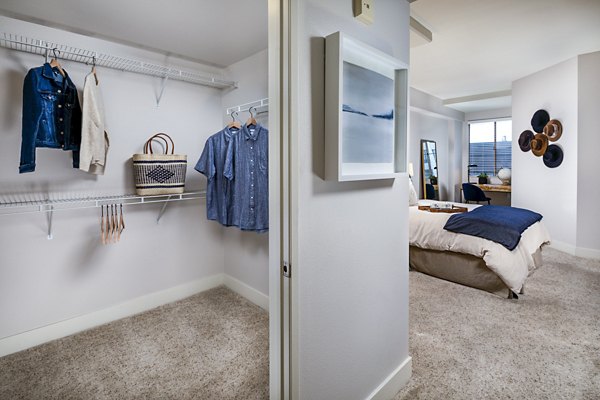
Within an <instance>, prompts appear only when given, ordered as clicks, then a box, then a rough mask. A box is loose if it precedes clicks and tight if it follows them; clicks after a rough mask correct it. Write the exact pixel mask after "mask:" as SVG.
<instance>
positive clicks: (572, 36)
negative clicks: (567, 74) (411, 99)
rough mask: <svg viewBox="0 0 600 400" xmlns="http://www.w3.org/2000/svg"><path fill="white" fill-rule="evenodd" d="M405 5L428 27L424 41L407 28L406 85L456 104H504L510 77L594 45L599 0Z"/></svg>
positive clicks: (450, 0) (598, 35) (445, 0)
mask: <svg viewBox="0 0 600 400" xmlns="http://www.w3.org/2000/svg"><path fill="white" fill-rule="evenodd" d="M410 9H411V16H412V17H413V18H415V19H416V20H417V21H419V22H420V23H421V24H423V25H424V26H425V27H426V28H428V29H429V30H430V31H432V33H433V40H432V41H431V42H427V41H424V40H422V37H416V35H412V34H411V50H410V66H411V74H410V75H411V76H410V79H411V86H413V87H415V88H417V89H419V90H421V91H424V92H426V93H429V94H432V95H434V96H436V97H438V98H441V99H442V100H446V101H447V103H451V104H447V105H448V106H449V107H452V108H455V109H458V110H460V111H464V112H474V111H482V110H487V109H492V108H503V107H510V96H507V95H506V91H509V90H510V89H511V83H512V82H513V81H514V80H517V79H519V78H522V77H524V76H527V75H529V74H532V73H534V72H537V71H540V70H542V69H544V68H547V67H550V66H552V65H554V64H557V63H559V62H561V61H565V60H567V59H569V58H571V57H574V56H576V55H578V54H585V53H589V52H593V51H599V50H600V0H501V1H500V0H417V1H414V2H413V3H411V5H410ZM413 39H416V40H413ZM489 93H492V95H491V97H490V96H487V94H489ZM463 97H466V98H467V99H466V100H469V98H471V99H472V98H475V99H477V100H475V101H463V102H458V101H461V100H465V99H460V98H463ZM486 97H489V98H486Z"/></svg>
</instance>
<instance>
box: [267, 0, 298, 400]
mask: <svg viewBox="0 0 600 400" xmlns="http://www.w3.org/2000/svg"><path fill="white" fill-rule="evenodd" d="M298 11H299V10H298V2H297V1H294V0H269V3H268V14H269V22H268V24H269V26H268V31H269V34H268V36H269V39H268V42H269V45H268V49H269V50H268V53H269V75H268V76H269V78H268V82H269V128H270V135H269V221H270V223H269V361H270V362H269V390H270V399H271V400H279V399H281V400H290V399H298V398H299V397H298V396H299V389H298V379H297V377H298V368H297V367H298V365H297V360H298V357H297V351H298V347H297V345H298V340H297V337H298V334H297V332H298V323H297V322H298V313H297V312H296V309H295V307H296V305H297V302H296V301H294V300H293V299H294V298H295V297H296V295H297V293H298V291H297V276H298V268H297V265H296V263H295V261H296V256H297V251H296V248H297V241H296V235H295V234H294V230H295V229H296V228H297V223H296V222H297V206H296V204H297V185H296V182H298V180H297V170H298V169H297V168H296V166H297V157H296V153H295V152H294V151H293V150H294V149H296V148H297V135H293V134H292V132H297V130H296V129H295V127H297V115H298V112H297V111H296V110H297V104H298V101H297V99H298V97H297V88H298V85H297V84H296V81H297V78H298V62H297V60H298V51H297V46H296V45H293V44H294V43H296V39H297V29H298V22H297V21H298ZM284 264H285V265H286V268H287V271H289V274H287V273H286V274H284V273H283V266H284Z"/></svg>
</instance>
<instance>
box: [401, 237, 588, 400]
mask: <svg viewBox="0 0 600 400" xmlns="http://www.w3.org/2000/svg"><path fill="white" fill-rule="evenodd" d="M543 255H544V266H543V267H542V268H540V269H539V270H537V271H536V272H535V273H534V274H533V275H532V276H531V277H530V278H529V280H528V281H527V285H526V292H525V295H523V296H519V300H507V299H502V298H499V297H497V296H494V295H491V294H487V293H485V292H482V291H478V290H476V289H471V288H467V287H464V286H460V285H456V284H453V283H450V282H445V281H442V280H440V279H436V278H432V277H429V276H427V275H423V274H421V273H418V272H412V271H411V273H410V354H411V356H412V357H413V375H412V378H411V380H410V381H409V383H408V385H407V386H406V387H405V388H404V389H403V390H402V391H401V392H400V393H399V394H398V395H397V396H396V397H395V399H396V400H401V399H600V262H599V261H591V260H586V259H582V258H577V257H573V256H570V255H567V254H564V253H561V252H558V251H555V250H552V249H548V248H546V249H544V254H543Z"/></svg>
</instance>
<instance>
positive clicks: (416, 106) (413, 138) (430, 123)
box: [408, 88, 465, 201]
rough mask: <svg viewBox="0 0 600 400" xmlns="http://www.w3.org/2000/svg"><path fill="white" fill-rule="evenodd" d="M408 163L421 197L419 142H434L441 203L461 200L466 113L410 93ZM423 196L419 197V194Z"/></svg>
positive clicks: (423, 94)
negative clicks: (436, 153)
mask: <svg viewBox="0 0 600 400" xmlns="http://www.w3.org/2000/svg"><path fill="white" fill-rule="evenodd" d="M410 105H411V111H410V120H409V122H410V124H409V130H408V132H409V140H408V146H409V152H408V154H409V157H408V159H409V162H412V163H413V166H414V171H415V176H414V177H413V179H412V181H413V184H414V186H415V189H416V190H417V193H419V194H420V195H421V186H422V182H421V139H427V140H434V141H435V142H436V146H437V147H436V148H437V151H438V157H437V158H438V160H437V161H438V171H439V179H438V185H439V190H440V200H451V201H460V191H459V192H458V197H457V195H456V187H457V185H459V184H460V183H461V179H462V174H461V165H462V164H461V163H462V140H463V130H464V127H463V126H464V118H465V114H464V113H463V112H461V111H457V110H454V109H451V108H449V107H445V106H444V105H443V104H442V100H441V99H438V98H437V97H434V96H431V95H429V94H427V93H425V92H421V91H419V90H417V89H414V88H411V90H410ZM421 196H422V195H421Z"/></svg>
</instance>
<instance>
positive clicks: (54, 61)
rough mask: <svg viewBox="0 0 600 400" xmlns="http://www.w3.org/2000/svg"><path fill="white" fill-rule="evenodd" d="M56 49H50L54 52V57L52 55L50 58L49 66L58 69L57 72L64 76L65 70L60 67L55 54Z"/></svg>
mask: <svg viewBox="0 0 600 400" xmlns="http://www.w3.org/2000/svg"><path fill="white" fill-rule="evenodd" d="M56 51H57V50H56V48H54V49H52V53H53V54H54V57H52V60H50V66H51V67H52V68H56V69H58V72H60V74H61V75H62V76H63V77H64V76H65V70H64V69H62V65H60V63H59V62H58V57H57V56H56ZM59 53H60V52H59Z"/></svg>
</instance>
